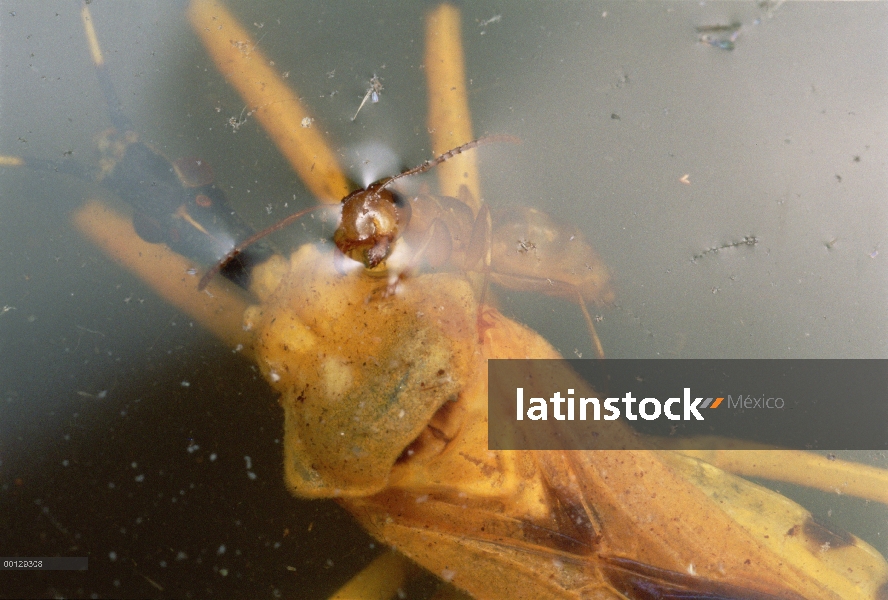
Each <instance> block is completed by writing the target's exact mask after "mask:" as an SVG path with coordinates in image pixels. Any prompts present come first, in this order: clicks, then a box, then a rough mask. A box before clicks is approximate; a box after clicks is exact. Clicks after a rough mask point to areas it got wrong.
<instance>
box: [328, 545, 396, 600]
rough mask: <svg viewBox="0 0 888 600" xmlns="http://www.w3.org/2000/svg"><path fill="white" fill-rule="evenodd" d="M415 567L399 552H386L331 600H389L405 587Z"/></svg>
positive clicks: (331, 597)
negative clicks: (399, 589)
mask: <svg viewBox="0 0 888 600" xmlns="http://www.w3.org/2000/svg"><path fill="white" fill-rule="evenodd" d="M412 569H413V565H412V564H411V563H410V561H409V560H407V558H405V557H404V556H403V555H401V554H398V553H397V552H394V551H392V552H386V553H385V554H382V555H381V556H379V557H378V558H376V559H375V560H374V561H373V562H372V563H370V564H369V565H368V566H367V567H365V568H364V570H362V571H361V572H360V573H358V574H357V575H355V576H354V577H352V578H351V579H350V580H349V582H348V583H346V584H345V585H344V586H342V587H341V588H339V590H337V591H336V593H335V594H333V595H332V596H330V600H387V599H388V598H392V597H394V595H395V594H396V593H397V592H398V588H400V587H402V586H403V585H404V581H405V580H406V579H407V575H408V574H409V572H410V571H411V570H412Z"/></svg>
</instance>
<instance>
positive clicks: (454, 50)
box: [425, 4, 481, 214]
mask: <svg viewBox="0 0 888 600" xmlns="http://www.w3.org/2000/svg"><path fill="white" fill-rule="evenodd" d="M425 70H426V82H427V87H428V101H429V114H428V123H429V133H430V135H431V138H432V152H433V154H434V155H435V156H439V155H441V154H443V153H445V152H447V151H448V150H450V149H451V148H456V147H457V146H461V145H462V144H465V143H466V142H470V141H472V140H473V139H474V136H473V135H472V115H471V113H470V112H469V97H468V93H467V90H466V68H465V58H464V57H463V47H462V32H461V30H460V14H459V9H457V8H456V7H454V6H452V5H450V4H442V5H440V6H438V7H437V8H435V9H434V10H432V12H430V13H429V15H428V17H427V18H426V49H425ZM437 169H438V186H439V187H440V188H441V193H442V194H444V195H445V196H453V197H458V196H459V187H460V186H461V185H465V186H466V187H467V188H468V189H469V192H471V196H472V198H473V200H474V203H475V206H472V207H471V208H472V211H473V212H474V213H475V214H477V213H478V208H479V207H480V202H481V189H480V186H479V184H478V161H477V155H476V154H475V153H474V152H467V153H465V154H460V155H459V156H455V157H453V158H451V159H450V160H448V161H447V162H445V163H443V164H441V165H439V166H438V167H437Z"/></svg>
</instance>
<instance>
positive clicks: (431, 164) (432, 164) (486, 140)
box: [379, 134, 521, 190]
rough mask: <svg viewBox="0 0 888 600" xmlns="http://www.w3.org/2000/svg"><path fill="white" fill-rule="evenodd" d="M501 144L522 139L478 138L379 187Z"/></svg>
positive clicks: (503, 137) (511, 136) (510, 137)
mask: <svg viewBox="0 0 888 600" xmlns="http://www.w3.org/2000/svg"><path fill="white" fill-rule="evenodd" d="M500 142H505V143H509V144H520V143H521V139H520V138H518V137H516V136H514V135H508V134H498V135H488V136H486V137H482V138H478V139H477V140H473V141H471V142H467V143H465V144H463V145H462V146H459V147H458V148H454V149H453V150H448V151H447V152H445V153H444V154H442V155H441V156H437V157H435V158H433V159H431V160H427V161H425V162H424V163H422V164H421V165H419V166H417V167H413V168H412V169H408V170H406V171H404V172H403V173H400V174H398V175H395V176H394V177H391V178H390V179H388V180H386V181H385V182H384V183H383V184H382V185H381V186H379V189H380V190H383V189H385V188H387V187H388V186H390V185H391V184H392V183H394V182H395V181H397V180H398V179H401V178H402V177H408V176H410V175H417V174H419V173H425V172H426V171H428V170H429V169H432V168H434V167H437V166H438V165H440V164H441V163H442V162H444V161H445V160H448V159H451V158H453V157H454V156H456V155H457V154H462V153H463V152H466V151H468V150H471V149H472V148H477V147H479V146H486V145H487V144H496V143H500Z"/></svg>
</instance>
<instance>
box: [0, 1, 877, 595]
mask: <svg viewBox="0 0 888 600" xmlns="http://www.w3.org/2000/svg"><path fill="white" fill-rule="evenodd" d="M241 4H243V5H242V6H236V7H235V8H236V11H237V14H238V15H239V17H240V19H241V21H242V22H243V23H245V24H248V26H249V27H251V29H252V30H253V33H254V35H255V37H256V38H257V39H259V40H260V42H259V44H260V46H261V47H262V48H263V50H264V51H265V52H266V54H267V55H268V56H269V57H270V58H271V59H272V60H273V61H274V63H275V68H276V69H278V70H279V71H281V72H287V73H289V81H290V82H292V84H293V85H294V87H296V88H297V89H298V90H299V93H300V94H301V95H302V96H303V99H304V101H305V102H306V104H308V105H309V106H310V107H311V109H312V111H313V116H314V117H315V118H316V121H315V123H314V126H317V127H320V128H322V129H323V130H324V131H325V132H328V133H329V136H330V139H331V140H332V142H333V144H334V145H335V147H337V148H338V149H340V152H341V156H342V164H343V165H344V166H345V167H347V168H350V169H351V172H352V174H353V176H354V177H355V178H356V179H357V178H359V177H360V174H361V172H362V170H364V169H366V165H365V164H364V162H363V159H362V157H361V156H360V155H359V154H357V153H356V148H358V147H359V146H360V145H361V144H365V143H368V142H375V143H381V144H384V145H387V146H388V147H390V148H392V149H393V150H394V152H395V153H396V154H397V156H398V160H399V162H400V165H401V166H412V165H415V164H417V163H419V162H420V161H422V160H424V159H426V158H429V157H430V151H429V149H428V148H429V141H428V135H427V127H428V125H427V123H426V110H425V103H426V98H425V81H424V71H423V68H422V60H423V59H422V52H423V21H422V19H423V14H424V12H425V10H426V8H427V6H426V5H423V4H421V3H416V4H412V5H410V6H406V7H405V6H400V5H398V4H396V3H385V4H382V3H373V5H369V4H367V5H364V4H362V5H360V6H356V5H354V3H344V4H333V3H323V4H321V3H307V5H306V6H298V5H296V4H295V3H288V4H284V5H281V4H280V3H257V2H245V3H241ZM92 7H93V10H94V15H95V21H96V28H97V30H98V33H99V36H100V38H101V41H102V44H103V46H104V48H105V51H106V54H107V62H108V68H109V70H110V71H111V73H112V78H113V80H114V83H115V85H116V86H117V87H118V93H119V95H120V98H121V100H122V103H123V105H124V110H125V112H126V114H127V115H128V116H129V117H130V118H131V119H132V120H133V121H134V122H135V124H136V127H137V129H138V130H139V131H140V132H141V133H142V136H143V138H144V139H145V140H147V141H150V142H151V143H152V144H154V145H155V146H157V147H158V148H159V149H161V150H162V151H163V152H164V153H165V154H167V155H168V156H171V157H177V156H193V155H199V156H201V157H202V158H204V159H206V160H208V161H209V162H210V163H211V164H212V165H213V166H214V168H215V171H216V174H217V179H218V180H220V181H222V182H223V183H224V185H225V187H226V190H227V192H228V193H229V196H230V198H231V200H232V202H233V203H234V204H235V206H236V207H237V209H238V211H239V212H241V213H242V214H243V215H244V216H245V218H246V219H247V220H248V221H250V222H251V223H253V224H254V225H255V226H257V227H263V226H265V225H268V224H270V223H272V222H274V221H275V220H277V219H278V218H280V217H282V216H284V215H286V214H289V212H291V211H292V210H294V209H295V208H301V207H304V206H307V205H309V204H310V203H311V202H312V200H311V199H310V197H309V196H308V194H307V192H306V191H305V189H304V188H303V187H302V186H301V184H300V183H299V181H298V179H297V177H296V176H295V175H294V174H293V173H292V171H291V170H290V168H289V167H288V166H287V165H286V163H285V162H284V161H283V159H282V158H281V157H280V155H279V154H278V153H277V152H276V150H275V149H274V148H273V146H272V145H271V143H270V142H269V140H268V139H267V137H266V136H265V134H264V133H263V132H262V131H261V129H260V127H259V126H258V124H257V123H256V122H255V121H254V120H252V119H251V118H250V117H249V115H246V114H245V113H244V112H243V108H244V107H243V104H242V102H241V100H240V99H239V98H238V97H237V96H236V94H235V92H233V91H232V90H231V89H230V88H229V87H228V86H227V85H226V83H225V81H224V80H223V78H221V77H220V76H219V75H218V74H217V73H216V72H215V70H214V68H213V66H212V64H211V63H210V61H209V60H208V59H207V57H206V55H205V54H204V52H203V50H202V49H201V47H200V44H199V42H198V41H197V39H196V38H195V36H194V34H193V33H192V32H191V31H190V29H189V28H188V25H187V22H186V21H185V19H184V18H183V16H182V11H183V7H182V6H178V5H174V4H173V3H162V4H160V5H154V4H152V5H148V4H143V3H113V4H112V3H105V2H94V3H93V5H92ZM734 22H738V23H740V24H741V28H740V30H739V35H738V37H737V38H736V40H735V42H734V43H735V49H734V50H731V51H727V50H724V49H721V48H718V47H715V46H713V45H709V44H706V43H701V42H700V41H699V36H700V34H699V33H698V32H697V31H696V30H695V27H696V26H701V25H718V24H729V23H734ZM463 31H464V41H465V52H466V61H467V69H468V77H469V79H470V82H469V89H470V102H471V105H472V110H473V119H474V123H475V131H476V133H477V134H478V135H480V134H483V133H510V134H513V135H517V136H519V137H520V138H521V139H522V140H523V144H522V145H521V146H518V147H511V146H510V147H491V148H485V149H483V150H482V151H481V153H480V156H481V164H482V169H483V186H484V194H485V200H487V201H488V202H489V203H490V204H491V205H493V206H507V205H510V204H524V205H529V206H533V207H537V208H540V209H542V210H546V211H548V212H550V213H552V214H554V215H557V216H558V217H559V218H561V219H562V220H564V221H565V222H570V223H573V224H576V225H577V226H578V227H579V228H580V229H581V230H582V231H583V232H584V233H585V235H586V236H587V238H588V239H589V240H590V241H591V242H592V243H593V244H594V245H595V246H596V248H597V249H598V251H599V252H600V254H601V255H602V257H603V259H604V261H605V262H606V263H607V264H608V265H609V266H610V267H611V269H612V272H613V279H614V283H615V286H616V294H617V299H616V302H615V304H614V305H613V306H606V307H595V308H594V309H593V313H594V314H596V315H597V316H599V317H601V318H602V320H601V321H600V322H599V324H598V327H599V333H600V335H601V338H602V341H603V344H604V347H605V349H606V350H607V352H608V354H609V355H610V356H613V357H664V358H665V357H725V358H740V357H774V358H789V357H794V358H801V357H829V358H846V357H878V358H885V356H886V344H888V318H886V311H885V301H886V289H888V286H886V277H888V269H886V268H885V260H886V259H888V240H886V235H888V234H886V231H888V228H886V225H888V204H886V202H885V190H886V168H885V165H886V160H888V156H886V144H885V135H886V131H885V123H886V122H888V120H886V117H888V83H886V80H885V77H884V73H886V72H888V56H886V51H885V48H886V44H885V41H886V40H885V33H884V32H885V31H888V6H886V5H885V4H884V3H875V2H873V3H867V2H861V3H828V2H823V3H820V2H786V3H783V4H781V5H780V6H779V7H777V8H776V10H772V11H769V10H767V8H763V7H759V6H757V5H756V4H755V3H751V2H748V3H740V2H737V3H733V2H730V3H729V2H716V3H691V2H672V3H660V2H656V3H622V2H593V3H585V4H582V5H579V4H571V5H565V6H560V7H557V10H556V9H553V8H552V7H551V6H547V7H546V9H545V10H544V9H543V8H542V6H535V5H527V6H515V7H512V6H508V7H506V6H503V5H501V4H497V3H493V2H474V3H471V6H470V7H466V8H465V9H464V13H463ZM0 57H2V69H0V117H2V118H0V153H7V154H13V153H15V154H28V155H32V156H36V157H39V158H46V159H53V160H77V161H80V162H82V163H85V164H92V163H93V161H94V160H95V158H94V143H93V137H94V136H95V134H97V133H99V132H101V131H102V130H103V129H104V128H106V127H107V126H108V121H107V117H106V113H105V112H104V109H103V106H102V98H101V95H100V93H99V90H98V88H97V85H96V82H95V77H94V74H93V71H92V68H91V66H90V63H89V59H88V55H87V53H86V49H85V44H84V41H83V34H82V30H81V24H80V20H79V16H78V14H77V11H76V9H75V6H74V5H73V3H72V2H68V1H61V2H40V3H33V2H11V1H5V2H3V3H2V12H0ZM374 75H375V76H378V77H379V78H380V79H381V81H382V84H383V90H382V92H381V94H380V101H379V102H378V103H376V104H369V105H367V106H365V107H364V108H363V109H362V111H361V113H360V114H359V116H358V118H357V120H356V121H354V122H352V120H351V118H352V116H353V115H354V113H355V111H356V110H357V108H358V105H359V104H360V102H361V98H362V97H363V95H364V93H365V92H366V90H367V87H368V85H369V81H370V79H371V77H373V76H374ZM244 118H245V119H246V120H245V121H244V122H243V123H242V124H241V125H240V126H239V127H237V128H236V129H235V128H233V127H232V126H231V124H230V120H231V119H234V120H235V121H239V120H242V119H244ZM90 197H99V198H103V199H106V200H110V201H112V202H113V200H114V199H113V198H112V197H111V196H110V195H109V194H108V193H107V192H104V191H103V190H102V189H101V188H100V187H98V186H95V185H92V184H89V183H83V182H80V181H77V180H74V179H72V178H71V177H66V176H59V175H53V174H47V173H35V172H29V171H10V170H4V171H3V172H2V175H0V251H2V256H3V260H2V262H0V281H2V282H3V284H2V286H0V308H2V310H3V312H2V313H0V357H2V360H0V392H2V396H0V461H2V463H0V486H2V510H0V531H3V532H4V533H2V534H0V540H3V541H2V543H0V554H3V555H7V556H12V555H18V556H24V555H31V556H39V555H47V556H49V555H58V554H68V555H87V554H88V555H89V556H90V570H89V572H87V573H51V574H50V573H44V574H40V575H39V576H38V575H33V574H16V575H14V576H11V577H10V579H8V581H11V582H12V584H11V585H6V584H4V585H3V586H0V588H2V589H0V596H6V595H9V596H20V595H30V596H44V595H53V594H58V595H65V596H90V595H96V596H98V597H102V596H169V597H183V596H191V597H206V596H222V597H239V596H251V597H253V596H255V597H268V596H272V597H276V596H277V595H278V594H280V595H282V596H283V597H321V596H323V595H324V594H326V593H329V592H330V591H332V590H333V589H335V588H336V587H337V586H338V585H339V584H341V583H342V582H344V581H345V580H346V579H347V578H348V577H349V575H350V574H351V573H353V572H354V569H355V568H357V566H358V565H361V564H363V563H365V562H366V561H367V560H369V559H370V557H372V556H373V554H374V553H375V552H376V551H378V548H375V547H374V545H373V543H372V540H370V539H369V538H368V537H367V536H366V535H365V534H363V533H362V532H361V531H360V530H359V529H358V528H357V527H356V526H355V525H353V524H352V523H351V521H350V519H349V517H348V516H347V515H346V514H345V513H343V512H341V511H340V510H339V509H338V508H337V507H335V506H334V505H332V504H329V503H322V502H301V501H297V500H294V499H293V498H291V497H289V496H288V494H287V492H286V491H285V490H284V488H283V484H282V478H281V472H282V467H281V458H280V436H281V423H280V414H279V410H278V408H277V406H276V403H275V399H274V397H273V396H272V395H271V393H270V392H269V391H268V389H267V387H266V386H265V384H264V383H263V382H262V381H261V378H260V377H259V376H258V374H257V373H256V372H255V371H254V370H253V369H252V368H251V366H250V365H249V364H246V363H245V362H243V361H241V360H240V359H239V358H238V357H237V356H235V355H233V354H232V353H231V352H230V350H229V349H228V348H226V347H223V346H222V345H220V344H219V343H218V342H216V341H215V340H214V339H213V338H211V337H210V336H209V335H208V334H206V333H204V332H202V331H200V330H199V329H198V328H197V326H196V325H193V324H192V323H191V322H190V321H189V319H187V318H186V317H183V316H182V315H181V314H180V313H178V312H177V311H175V310H174V309H172V308H170V307H169V306H168V305H166V304H165V303H163V302H162V301H161V300H159V299H158V298H157V297H156V296H155V295H154V294H153V293H152V292H151V290H150V289H148V288H147V287H146V286H145V285H144V284H142V283H141V282H139V281H138V280H136V279H135V278H133V277H132V276H130V275H128V274H126V273H125V272H123V271H122V270H120V269H119V268H118V267H116V266H115V265H114V264H113V263H111V262H110V261H109V260H108V259H107V258H106V257H105V256H104V255H102V254H101V253H100V252H99V251H97V250H96V249H94V248H93V247H91V246H90V245H89V244H88V243H87V242H85V241H84V240H82V239H81V238H80V237H78V235H77V233H76V232H75V231H74V230H73V229H72V227H71V225H70V223H69V220H68V214H69V212H70V210H71V209H72V208H74V207H76V206H78V205H79V204H80V203H81V202H82V201H83V200H84V199H85V198H90ZM752 239H754V240H755V241H754V243H749V244H747V243H744V241H745V240H752ZM277 241H278V242H279V243H285V242H286V236H281V237H279V238H277ZM500 300H501V302H502V305H503V308H504V310H505V311H508V312H510V314H513V315H515V316H516V317H517V318H518V319H519V320H521V321H523V322H526V323H528V324H530V325H531V326H533V327H534V328H536V329H538V330H539V331H540V332H541V333H543V334H544V335H545V336H546V337H547V338H548V339H550V340H551V341H552V342H553V343H554V344H556V345H557V346H558V347H559V349H560V350H561V351H562V352H563V353H564V354H566V355H580V354H581V355H583V356H591V354H592V348H591V344H590V341H589V340H588V337H587V336H586V335H585V333H584V331H585V329H584V327H583V325H582V320H581V315H580V313H579V311H578V309H577V308H576V307H574V306H573V305H571V304H569V303H563V304H562V303H557V302H553V301H552V300H550V299H545V300H544V301H542V302H540V298H539V297H538V296H535V295H533V294H522V293H507V292H504V293H502V294H501V295H500ZM247 457H249V458H247ZM860 458H861V459H865V460H868V461H875V462H877V463H880V464H882V465H886V464H888V460H886V457H884V456H880V455H876V454H873V455H867V456H861V457H860ZM251 473H252V475H251ZM803 497H804V498H805V499H806V501H809V502H812V503H814V507H815V508H816V509H817V510H818V511H819V512H820V513H822V514H826V513H830V515H831V518H832V519H833V520H834V521H836V522H838V523H840V524H841V525H843V526H845V527H847V528H848V529H851V530H852V531H854V532H855V533H858V534H860V535H864V536H865V537H867V539H868V541H870V542H871V543H873V544H875V545H877V546H878V547H879V548H880V549H881V550H882V552H883V553H885V552H888V541H886V538H888V531H886V529H885V527H884V523H885V522H886V521H888V519H886V511H885V510H884V509H883V508H880V507H876V506H872V505H865V504H864V503H858V502H847V501H845V499H841V498H838V497H833V496H824V495H811V494H807V495H806V496H803ZM4 538H5V539H4Z"/></svg>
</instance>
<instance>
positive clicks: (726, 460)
mask: <svg viewBox="0 0 888 600" xmlns="http://www.w3.org/2000/svg"><path fill="white" fill-rule="evenodd" d="M678 452H680V453H681V454H684V455H685V456H691V457H693V458H697V459H699V460H702V461H705V462H707V463H709V464H711V465H714V466H716V467H718V468H719V469H722V470H723V471H729V472H731V473H736V474H737V475H745V476H748V477H761V478H763V479H772V480H775V481H785V482H787V483H795V484H798V485H803V486H805V487H809V488H814V489H817V490H823V491H824V492H834V493H837V494H847V495H848V496H856V497H858V498H864V499H866V500H874V501H876V502H881V503H883V504H888V471H886V470H884V469H878V468H876V467H870V466H867V465H863V464H860V463H855V462H849V461H845V460H838V459H830V458H828V457H826V456H820V455H819V454H811V453H810V452H802V451H796V450H679V451H678Z"/></svg>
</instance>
